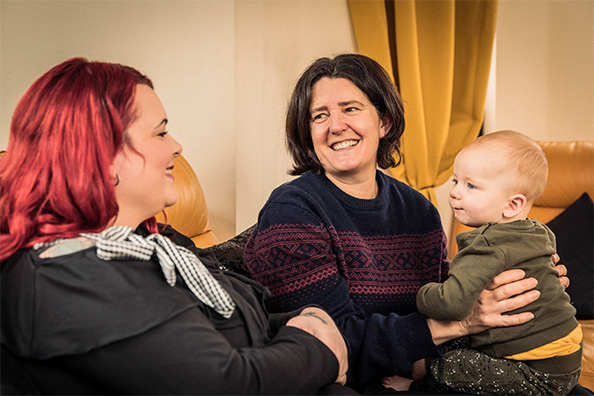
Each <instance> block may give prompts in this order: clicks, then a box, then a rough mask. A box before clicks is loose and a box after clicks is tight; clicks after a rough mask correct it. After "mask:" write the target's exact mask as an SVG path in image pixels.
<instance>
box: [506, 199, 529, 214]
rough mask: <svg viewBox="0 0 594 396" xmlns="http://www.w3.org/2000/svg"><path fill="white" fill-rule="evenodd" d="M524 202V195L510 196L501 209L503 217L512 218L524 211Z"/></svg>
mask: <svg viewBox="0 0 594 396" xmlns="http://www.w3.org/2000/svg"><path fill="white" fill-rule="evenodd" d="M526 202H527V200H526V197H525V196H524V194H516V195H512V196H511V197H509V200H508V202H507V205H506V206H505V208H504V209H503V217H506V218H512V217H515V216H517V215H518V214H520V213H521V212H522V210H524V207H525V206H526Z"/></svg>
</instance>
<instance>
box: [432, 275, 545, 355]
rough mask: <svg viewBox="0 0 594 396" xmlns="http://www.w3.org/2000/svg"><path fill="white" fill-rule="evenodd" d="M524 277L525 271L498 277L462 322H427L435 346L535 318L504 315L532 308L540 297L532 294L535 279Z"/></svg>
mask: <svg viewBox="0 0 594 396" xmlns="http://www.w3.org/2000/svg"><path fill="white" fill-rule="evenodd" d="M524 276H525V273H524V271H522V270H519V269H513V270H507V271H504V272H502V273H500V274H499V275H497V276H496V277H495V278H493V280H492V281H491V283H489V284H488V285H487V287H486V288H485V290H483V292H482V293H481V295H480V296H479V298H478V300H477V302H476V303H475V304H474V307H473V309H472V312H471V313H470V315H468V316H467V317H466V318H465V319H464V320H462V321H460V322H456V321H451V322H447V321H440V320H435V319H430V318H427V325H428V326H429V330H430V331H431V335H432V336H433V342H434V343H435V345H439V344H442V343H444V342H446V341H449V340H451V339H454V338H456V337H460V336H464V335H469V334H477V333H480V332H482V331H485V330H487V329H490V328H492V327H505V326H515V325H519V324H522V323H526V322H528V321H530V320H532V319H533V318H534V315H533V314H532V313H530V312H522V313H518V314H514V315H503V313H505V312H509V311H513V310H514V309H517V308H521V307H524V306H526V305H528V304H530V303H531V302H533V301H535V300H537V299H538V297H539V296H540V292H539V291H538V290H532V289H534V288H535V287H536V285H537V281H536V279H534V278H526V279H524Z"/></svg>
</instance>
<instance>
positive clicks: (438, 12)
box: [348, 0, 497, 205]
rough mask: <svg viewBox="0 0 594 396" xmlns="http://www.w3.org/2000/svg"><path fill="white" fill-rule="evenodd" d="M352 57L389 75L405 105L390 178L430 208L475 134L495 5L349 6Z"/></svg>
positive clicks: (384, 0)
mask: <svg viewBox="0 0 594 396" xmlns="http://www.w3.org/2000/svg"><path fill="white" fill-rule="evenodd" d="M348 5H349V12H350V15H351V20H352V23H353V29H354V32H355V37H356V40H357V47H358V52H359V53H360V54H364V55H367V56H369V57H371V58H373V59H375V60H376V61H377V62H378V63H380V64H381V65H382V66H383V67H384V68H385V69H386V70H387V71H388V73H390V74H391V76H392V78H393V79H394V82H395V83H396V84H397V85H398V87H399V89H400V92H401V95H402V99H403V102H404V111H405V118H406V129H405V133H404V135H403V136H402V164H401V165H400V166H398V167H397V168H393V169H391V170H390V172H391V173H392V175H393V176H394V177H395V178H397V179H399V180H401V181H403V182H405V183H407V184H409V185H410V186H412V187H413V188H415V189H417V190H418V191H420V192H422V193H423V194H424V195H425V196H426V197H428V198H429V199H430V200H431V201H432V202H433V203H434V204H436V205H437V198H436V195H435V191H434V187H436V186H439V185H441V184H443V183H444V182H446V181H447V180H448V178H449V177H450V175H451V173H452V167H453V162H454V158H455V156H456V154H457V153H458V151H460V149H461V148H462V147H464V146H465V145H466V144H468V143H469V142H471V141H472V140H473V139H475V138H476V137H477V136H478V134H479V131H480V128H481V125H482V122H483V118H484V108H485V101H486V95H487V84H488V80H489V70H490V65H491V54H492V49H493V41H494V37H495V27H496V18H497V0H482V1H467V0H396V1H393V0H348Z"/></svg>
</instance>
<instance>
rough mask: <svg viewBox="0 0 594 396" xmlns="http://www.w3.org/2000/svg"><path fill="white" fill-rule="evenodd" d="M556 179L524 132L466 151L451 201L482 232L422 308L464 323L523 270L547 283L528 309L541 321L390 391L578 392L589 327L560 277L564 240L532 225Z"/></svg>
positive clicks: (479, 338)
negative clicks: (557, 261)
mask: <svg viewBox="0 0 594 396" xmlns="http://www.w3.org/2000/svg"><path fill="white" fill-rule="evenodd" d="M547 175H548V166H547V160H546V158H545V156H544V153H543V151H542V150H541V148H540V146H539V145H538V144H537V143H536V142H534V141H533V140H532V139H530V138H529V137H527V136H525V135H523V134H521V133H518V132H514V131H500V132H494V133H491V134H488V135H485V136H482V137H479V138H478V139H476V140H475V141H473V142H472V143H470V144H469V145H468V146H466V147H465V148H464V149H462V150H461V151H460V153H459V154H458V156H457V157H456V160H455V162H454V175H453V181H454V186H453V188H452V190H451V191H450V196H449V202H450V206H451V208H452V210H453V211H454V216H455V218H456V219H457V220H458V221H459V222H461V223H462V224H465V225H467V226H471V227H478V228H476V229H475V230H472V231H469V232H465V233H461V234H459V235H458V236H457V238H456V242H457V243H458V248H459V252H458V254H457V255H456V257H455V258H454V259H453V260H452V263H451V266H450V274H449V278H448V279H447V280H446V281H445V282H444V283H441V284H440V283H429V284H426V285H424V286H423V287H422V288H421V289H420V290H419V292H418V293H417V308H418V309H419V311H420V312H421V313H423V314H424V315H426V316H428V317H430V318H435V319H440V320H462V319H464V318H465V317H466V316H467V315H469V314H470V312H471V309H472V307H473V305H474V303H475V302H476V300H477V298H478V297H479V295H480V293H481V292H482V290H483V289H484V288H485V287H486V286H487V284H488V283H489V282H490V281H491V280H492V279H493V278H494V277H495V276H496V275H497V274H499V273H500V272H502V271H504V270H507V269H512V268H519V269H522V270H524V271H525V273H526V276H527V277H533V278H536V279H537V280H538V286H537V289H538V290H539V291H540V293H541V295H540V298H539V299H538V300H537V301H535V302H533V303H532V304H530V305H528V306H527V307H525V308H522V311H528V312H532V313H533V314H534V319H533V320H531V321H530V322H528V323H525V324H523V325H519V326H514V327H500V328H492V329H490V330H487V331H485V332H483V333H480V334H477V335H472V336H470V337H467V338H465V339H458V340H455V342H453V343H452V345H450V350H448V351H446V352H445V353H444V354H443V356H442V357H441V358H438V359H435V360H432V361H428V362H426V364H425V365H421V367H423V368H424V370H421V372H422V374H416V372H417V371H418V370H415V371H413V373H415V374H414V376H415V379H414V381H413V380H411V379H407V378H403V377H398V376H393V377H388V378H385V379H384V381H383V383H384V386H386V387H391V388H395V389H397V390H408V389H410V390H416V391H426V392H449V393H452V392H462V393H474V394H499V395H509V394H547V395H565V394H567V393H568V392H569V391H570V390H571V389H572V388H573V387H574V386H575V384H576V383H577V380H578V377H579V374H580V370H581V358H582V348H581V342H582V331H581V327H580V326H579V324H578V322H577V320H576V319H575V316H574V315H575V312H576V311H575V309H574V308H573V306H572V305H571V304H570V299H569V296H568V295H567V294H566V293H565V290H564V288H563V286H561V284H560V283H559V279H558V273H557V272H556V271H555V270H554V269H553V263H552V260H551V255H552V254H554V253H555V251H556V245H555V236H554V234H553V233H552V232H551V230H550V229H549V228H548V227H547V226H545V225H544V224H542V223H540V222H538V221H536V220H534V219H530V218H527V215H528V212H529V211H530V208H531V207H532V204H533V202H534V200H535V199H536V198H538V196H539V195H540V194H541V193H542V191H543V190H544V187H545V185H546V181H547ZM511 313H517V312H515V311H514V312H511ZM452 346H453V348H452ZM416 366H417V367H418V365H416ZM423 374H424V375H423Z"/></svg>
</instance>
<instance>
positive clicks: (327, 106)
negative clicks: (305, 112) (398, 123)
mask: <svg viewBox="0 0 594 396" xmlns="http://www.w3.org/2000/svg"><path fill="white" fill-rule="evenodd" d="M310 114H311V120H310V125H311V138H312V141H313V146H314V150H315V153H316V155H317V156H318V159H319V160H320V163H321V164H322V167H323V168H324V172H325V174H326V176H327V177H328V178H329V179H330V180H332V181H333V182H335V180H342V181H343V182H344V181H360V180H364V179H367V178H369V177H371V178H373V177H375V171H376V168H377V150H378V146H379V140H380V139H381V138H382V137H384V136H385V134H386V132H387V131H388V129H389V126H387V125H386V123H385V122H383V121H382V120H381V119H380V117H379V115H378V113H377V110H376V108H375V107H374V106H373V104H372V103H371V102H370V101H369V99H368V98H367V96H366V95H365V94H364V93H363V91H361V90H360V89H359V88H357V86H356V85H355V84H353V83H352V82H351V81H349V80H347V79H345V78H328V77H323V78H321V79H320V80H319V81H317V82H316V83H315V84H314V85H313V87H312V96H311V105H310Z"/></svg>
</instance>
